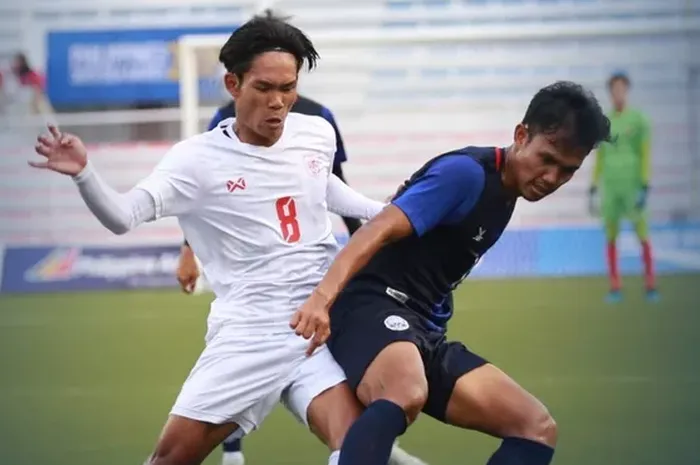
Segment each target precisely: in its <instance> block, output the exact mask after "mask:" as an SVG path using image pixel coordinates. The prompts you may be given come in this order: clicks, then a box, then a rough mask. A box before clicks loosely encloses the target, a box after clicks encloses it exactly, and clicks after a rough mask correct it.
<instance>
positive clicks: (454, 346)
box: [328, 282, 488, 422]
mask: <svg viewBox="0 0 700 465" xmlns="http://www.w3.org/2000/svg"><path fill="white" fill-rule="evenodd" d="M386 290H387V289H386V287H382V286H379V285H375V284H374V283H367V282H354V283H352V284H351V285H350V286H349V287H348V288H346V289H345V290H344V291H343V292H342V293H341V294H340V296H339V297H338V299H337V300H336V302H335V304H334V305H333V308H332V309H331V312H330V316H331V336H330V339H329V340H328V348H329V349H330V351H331V353H332V354H333V357H334V358H335V359H336V361H337V362H338V363H339V364H340V366H341V367H342V368H343V370H345V375H346V376H347V379H348V384H349V385H350V387H351V388H352V389H353V391H355V390H356V389H357V387H358V385H359V384H360V382H361V381H362V377H363V376H364V374H365V372H366V371H367V368H368V367H369V365H370V364H371V363H372V361H373V360H374V358H375V357H376V356H377V355H378V354H379V353H380V352H381V351H382V350H383V349H384V348H385V347H386V346H388V345H390V344H392V343H394V342H399V341H408V342H412V343H413V344H415V345H416V347H417V348H418V350H419V351H420V354H421V357H422V359H423V365H424V366H425V375H426V378H427V380H428V389H429V393H428V400H427V402H426V404H425V407H424V408H423V413H425V414H427V415H429V416H431V417H433V418H435V419H436V420H439V421H442V422H444V421H445V414H446V411H447V404H448V402H449V400H450V397H451V396H452V391H453V389H454V386H455V383H456V382H457V380H458V379H459V378H460V377H462V375H464V374H466V373H469V372H470V371H472V370H474V369H476V368H478V367H480V366H483V365H484V364H486V363H488V362H487V361H486V360H485V359H483V358H482V357H480V356H479V355H477V354H475V353H473V352H471V351H470V350H469V349H467V347H466V346H465V345H464V344H462V343H461V342H448V341H447V339H446V336H445V333H444V332H443V331H442V330H440V329H439V328H437V327H435V326H434V325H433V324H432V323H431V322H430V321H428V320H427V319H426V318H425V317H423V316H422V315H421V314H419V313H418V312H417V311H415V310H412V309H411V308H409V306H407V305H406V304H403V303H401V302H399V301H398V300H396V299H394V298H393V297H390V296H389V295H388V294H387V293H386Z"/></svg>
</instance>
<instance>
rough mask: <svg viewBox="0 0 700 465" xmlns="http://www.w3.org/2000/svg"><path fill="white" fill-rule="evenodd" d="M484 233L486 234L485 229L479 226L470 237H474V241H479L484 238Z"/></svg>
mask: <svg viewBox="0 0 700 465" xmlns="http://www.w3.org/2000/svg"><path fill="white" fill-rule="evenodd" d="M484 234H486V230H485V229H484V228H482V227H481V226H479V232H478V233H477V235H476V236H474V237H472V239H474V240H475V241H476V242H481V241H483V240H484Z"/></svg>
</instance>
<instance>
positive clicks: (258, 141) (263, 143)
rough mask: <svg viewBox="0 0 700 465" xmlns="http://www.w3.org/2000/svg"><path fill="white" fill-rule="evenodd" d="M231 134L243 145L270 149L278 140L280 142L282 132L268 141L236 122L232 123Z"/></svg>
mask: <svg viewBox="0 0 700 465" xmlns="http://www.w3.org/2000/svg"><path fill="white" fill-rule="evenodd" d="M233 132H234V133H235V134H236V137H238V140H239V141H241V142H243V143H244V144H248V145H255V146H258V147H272V146H273V145H275V144H276V143H277V141H278V140H280V137H282V132H281V131H280V133H279V135H277V137H275V138H273V139H269V138H267V137H264V136H261V135H260V134H258V133H257V132H255V131H253V130H252V129H250V128H248V127H246V126H245V125H243V124H239V123H238V121H236V122H234V123H233Z"/></svg>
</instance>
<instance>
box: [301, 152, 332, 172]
mask: <svg viewBox="0 0 700 465" xmlns="http://www.w3.org/2000/svg"><path fill="white" fill-rule="evenodd" d="M304 159H305V160H306V168H307V169H308V170H309V173H311V175H312V176H320V175H321V174H323V173H325V172H326V169H327V168H328V165H327V164H326V163H325V162H324V161H323V159H322V158H321V157H320V156H318V155H307V156H306V157H305V158H304Z"/></svg>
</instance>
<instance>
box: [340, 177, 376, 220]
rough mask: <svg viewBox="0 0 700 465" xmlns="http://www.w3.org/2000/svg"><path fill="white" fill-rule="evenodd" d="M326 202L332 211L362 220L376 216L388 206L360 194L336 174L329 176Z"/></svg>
mask: <svg viewBox="0 0 700 465" xmlns="http://www.w3.org/2000/svg"><path fill="white" fill-rule="evenodd" d="M326 203H327V204H328V211H330V212H331V213H335V214H337V215H340V216H345V217H349V218H359V219H362V220H368V219H370V218H374V217H375V216H376V215H377V214H378V213H379V212H380V211H382V209H383V208H384V207H385V206H386V204H385V203H382V202H378V201H376V200H373V199H370V198H369V197H365V196H364V195H362V194H360V193H359V192H357V191H356V190H355V189H353V188H352V187H350V186H348V185H347V184H345V183H344V182H343V181H342V180H341V179H340V178H339V177H338V176H336V175H335V174H331V175H330V176H329V177H328V188H327V190H326Z"/></svg>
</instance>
